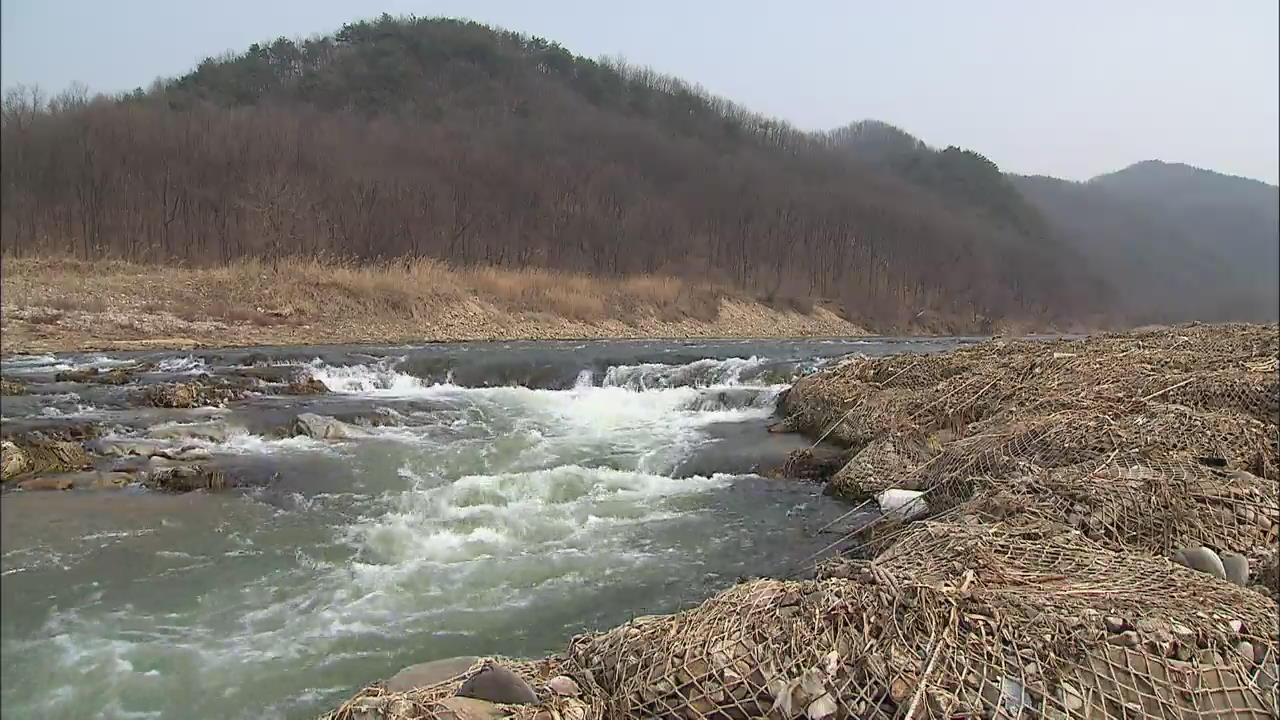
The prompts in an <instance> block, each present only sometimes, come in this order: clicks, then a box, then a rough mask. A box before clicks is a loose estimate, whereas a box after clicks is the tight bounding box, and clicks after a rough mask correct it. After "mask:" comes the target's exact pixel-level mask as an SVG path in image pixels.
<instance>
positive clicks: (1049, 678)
mask: <svg viewBox="0 0 1280 720" xmlns="http://www.w3.org/2000/svg"><path fill="white" fill-rule="evenodd" d="M1278 357H1280V329H1277V328H1276V327H1274V326H1270V327H1258V326H1223V327H1206V326H1189V327H1178V328H1171V329H1164V330H1158V331H1148V332H1135V333H1129V334H1122V335H1104V336H1097V337H1092V338H1087V339H1084V340H1078V341H1056V342H1032V341H1022V342H1002V341H994V342H988V343H984V344H982V345H979V346H974V347H968V348H963V349H960V350H956V351H952V352H949V353H945V354H940V355H929V356H917V355H895V356H890V357H887V358H878V359H869V358H857V357H854V358H851V359H850V360H849V361H847V362H843V363H839V364H836V365H834V366H833V367H831V368H829V369H826V370H822V371H820V372H818V373H815V374H813V375H809V376H807V377H804V378H802V379H800V380H799V381H797V382H796V383H795V384H794V385H793V387H792V388H791V390H790V391H789V392H788V393H787V394H786V396H785V399H784V400H783V403H782V408H783V410H784V412H785V413H786V420H785V421H784V424H783V427H782V428H781V429H784V430H785V429H797V430H801V431H804V432H806V433H807V434H809V435H810V436H823V437H826V438H827V439H828V440H833V441H835V442H837V443H839V444H841V445H842V446H843V447H844V451H843V457H841V458H840V462H838V463H835V464H834V466H835V467H837V468H838V470H837V471H836V472H835V473H834V474H833V475H832V476H831V477H830V479H829V482H830V483H831V491H832V492H833V493H834V494H837V495H840V496H843V497H848V498H865V499H866V500H867V501H868V502H869V503H872V504H878V505H880V506H881V507H882V508H883V507H884V506H886V505H889V504H891V503H890V499H891V498H902V497H906V498H908V499H909V502H910V503H911V504H907V505H905V506H904V505H901V504H899V505H898V507H899V510H900V511H901V512H889V513H887V514H885V515H883V516H881V517H880V519H878V520H875V521H872V522H871V523H870V524H868V525H865V526H863V527H861V528H858V529H856V530H855V531H853V532H850V533H847V534H845V535H843V536H841V537H839V538H838V539H837V540H836V541H835V542H833V543H831V545H830V546H829V547H828V548H827V550H828V552H827V553H818V554H816V555H815V557H813V558H811V560H812V561H813V562H811V563H810V564H809V566H808V567H809V570H810V571H811V572H813V574H814V579H813V580H772V579H764V580H753V581H748V582H743V583H741V584H739V585H737V586H736V587H734V588H732V589H730V590H727V591H725V592H723V593H721V594H719V595H717V596H715V597H713V598H711V599H709V600H707V601H706V602H705V603H703V604H702V605H700V606H699V607H697V608H695V609H693V610H690V611H687V612H683V613H678V614H674V615H665V616H656V617H655V616H649V617H641V618H636V619H635V620H633V621H631V622H629V623H626V624H624V625H621V626H619V627H617V628H614V629H612V630H609V631H606V632H603V633H598V634H594V635H585V636H579V637H577V638H574V639H573V640H572V641H571V642H570V643H569V644H568V647H567V648H566V650H565V651H564V652H563V653H562V654H560V655H557V656H555V657H553V658H549V659H547V660H545V661H539V662H506V661H502V660H500V659H496V660H488V661H486V660H484V659H482V658H469V659H467V660H468V661H467V662H465V663H461V665H462V667H464V668H465V669H462V670H461V672H460V674H458V675H454V676H453V677H445V676H446V675H448V674H449V673H443V674H441V673H439V672H437V673H436V674H434V675H432V676H431V677H430V679H429V680H428V681H427V682H425V684H422V685H420V686H418V687H406V686H405V685H404V684H403V682H402V683H401V684H398V685H397V684H392V686H390V687H388V685H386V684H383V683H380V682H379V683H374V684H372V685H370V686H369V687H367V688H366V689H364V690H362V691H361V692H359V693H358V694H357V695H356V696H355V697H353V698H352V700H351V701H349V702H348V703H346V704H344V705H343V706H342V707H341V708H339V709H338V710H337V711H335V712H334V713H333V714H332V715H331V716H330V717H332V718H336V719H338V720H347V719H348V718H357V717H367V716H368V717H373V716H379V717H388V718H396V719H397V720H405V719H409V718H458V717H500V716H514V717H522V718H523V717H537V718H548V719H549V718H556V717H561V718H565V717H573V718H584V719H585V718H592V719H595V718H640V717H682V718H694V719H695V720H704V719H709V718H725V717H728V718H749V717H762V716H768V717H776V718H797V719H798V718H808V719H809V720H819V719H825V718H840V717H876V718H881V717H882V718H891V717H956V716H966V717H969V716H983V717H989V716H994V715H1009V716H1031V717H1054V718H1086V717H1087V718H1093V717H1098V718H1121V717H1124V718H1149V717H1150V718H1154V717H1168V716H1169V714H1170V713H1174V714H1179V713H1196V712H1208V713H1219V714H1222V713H1228V712H1234V716H1237V717H1258V718H1262V717H1273V716H1274V715H1275V714H1276V713H1277V711H1278V710H1280V704H1278V702H1277V694H1276V689H1277V685H1278V681H1280V665H1278V664H1277V658H1278V657H1280V623H1278V621H1277V610H1278V607H1277V604H1276V597H1277V596H1278V595H1280V582H1278V580H1277V557H1278V555H1280V552H1278V548H1277V544H1278V540H1277V534H1278V532H1280V495H1278V492H1277V488H1276V481H1277V479H1280V450H1278V449H1277V439H1276V438H1277V431H1278V429H1280V417H1277V416H1278V415H1280V385H1278V380H1277V358H1278ZM811 459H812V458H811V456H810V455H809V454H808V451H798V452H797V453H795V454H794V455H793V458H792V460H793V463H792V465H793V466H799V465H803V464H804V463H806V462H810V461H811ZM886 493H894V494H893V495H886ZM841 549H844V550H846V551H847V552H846V553H844V554H843V555H842V556H839V557H837V556H836V553H835V551H837V550H841ZM495 665H496V666H499V667H505V668H507V669H508V670H509V671H510V672H508V673H506V674H507V675H512V674H514V675H518V676H520V678H521V679H522V682H521V683H516V682H515V681H511V683H510V684H518V685H520V686H521V687H522V688H523V689H524V690H528V691H529V692H532V693H535V694H536V697H537V700H536V701H532V700H530V701H524V700H522V701H520V703H524V704H512V703H513V701H512V700H505V701H502V702H500V703H498V704H486V703H479V704H469V701H463V700H459V699H458V698H457V697H455V696H457V695H459V694H462V695H468V696H471V697H488V699H490V700H494V699H496V698H495V696H486V695H485V694H484V693H482V692H478V691H477V685H481V684H483V681H482V680H480V679H479V678H483V677H485V676H493V675H495V674H501V673H503V672H504V671H502V670H495V669H493V666H495ZM457 671H459V668H455V672H457ZM400 679H401V680H402V681H403V677H401V678H400ZM526 686H527V687H526ZM504 703H507V704H504ZM378 713H381V714H380V715H379V714H378ZM465 713H476V714H473V715H468V714H465Z"/></svg>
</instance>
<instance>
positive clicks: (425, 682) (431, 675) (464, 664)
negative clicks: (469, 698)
mask: <svg viewBox="0 0 1280 720" xmlns="http://www.w3.org/2000/svg"><path fill="white" fill-rule="evenodd" d="M479 660H480V658H478V657H476V656H474V655H462V656H459V657H451V658H443V659H441V660H432V661H430V662H424V663H418V664H417V665H410V666H409V667H407V668H405V669H403V670H401V671H400V672H398V673H396V674H395V675H392V676H391V679H390V680H388V681H387V690H388V691H390V692H405V691H407V690H413V689H414V688H420V687H427V686H429V685H435V684H437V683H442V682H444V681H446V680H451V679H453V678H455V677H457V676H459V675H461V674H463V673H465V672H466V671H468V670H470V669H471V666H473V665H475V664H476V663H477V662H479Z"/></svg>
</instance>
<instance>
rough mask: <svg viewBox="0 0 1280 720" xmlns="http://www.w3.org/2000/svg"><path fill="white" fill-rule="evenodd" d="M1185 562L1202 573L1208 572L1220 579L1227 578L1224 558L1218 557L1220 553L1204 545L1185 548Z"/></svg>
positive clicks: (1183, 551)
mask: <svg viewBox="0 0 1280 720" xmlns="http://www.w3.org/2000/svg"><path fill="white" fill-rule="evenodd" d="M1181 552H1182V558H1183V563H1182V564H1184V565H1186V566H1187V567H1189V568H1191V569H1193V570H1199V571H1200V572H1202V573H1208V574H1209V575H1212V576H1214V577H1216V578H1218V579H1219V580H1226V579H1227V571H1226V568H1224V567H1223V566H1222V558H1220V557H1218V553H1216V552H1214V551H1213V550H1210V549H1209V548H1207V547H1204V546H1203V545H1197V546H1195V547H1189V548H1184V549H1183V550H1182V551H1181Z"/></svg>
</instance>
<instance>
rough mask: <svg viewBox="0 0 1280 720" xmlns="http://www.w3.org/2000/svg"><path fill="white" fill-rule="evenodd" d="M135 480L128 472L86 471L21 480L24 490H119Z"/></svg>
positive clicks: (19, 483) (21, 486) (20, 486)
mask: <svg viewBox="0 0 1280 720" xmlns="http://www.w3.org/2000/svg"><path fill="white" fill-rule="evenodd" d="M133 480H134V477H133V475H131V474H130V473H126V472H111V471H105V472H103V471H98V470H86V471H83V472H70V473H58V474H56V475H46V476H43V477H35V478H30V479H28V480H19V481H18V487H19V488H21V489H23V490H73V489H74V490H118V489H120V488H123V487H125V486H127V485H129V484H130V483H132V482H133Z"/></svg>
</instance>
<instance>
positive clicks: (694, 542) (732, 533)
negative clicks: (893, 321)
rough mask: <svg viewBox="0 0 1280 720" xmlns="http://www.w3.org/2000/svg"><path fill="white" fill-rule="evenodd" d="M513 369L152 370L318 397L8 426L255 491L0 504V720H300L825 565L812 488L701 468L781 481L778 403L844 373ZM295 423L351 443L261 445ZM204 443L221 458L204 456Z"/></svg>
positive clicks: (363, 358) (769, 363) (323, 363)
mask: <svg viewBox="0 0 1280 720" xmlns="http://www.w3.org/2000/svg"><path fill="white" fill-rule="evenodd" d="M655 347H656V349H654V348H655ZM742 347H743V345H742V344H738V345H735V346H734V347H733V348H728V349H729V350H733V349H736V348H742ZM533 348H534V349H533V350H527V349H526V348H525V346H520V347H515V348H512V349H511V350H510V357H508V356H499V355H495V353H496V350H493V349H491V350H489V351H487V352H486V353H484V354H478V353H476V351H475V350H474V349H472V348H471V347H464V346H459V347H458V349H457V350H456V358H455V359H450V360H449V361H448V362H442V361H439V360H437V359H435V356H428V357H425V358H424V356H422V354H421V353H417V351H412V350H411V351H401V350H397V349H388V350H386V351H379V352H376V353H374V352H371V351H369V350H363V349H362V350H360V351H358V352H357V351H345V350H343V349H341V348H339V349H336V350H335V349H330V350H327V351H326V352H325V353H324V354H323V355H320V354H313V355H309V356H308V354H307V351H306V350H305V349H294V350H287V351H285V350H281V351H272V352H275V354H272V352H267V351H262V350H254V351H243V352H241V353H239V354H230V353H226V354H221V355H219V354H216V353H204V354H189V355H188V354H182V355H168V356H162V357H148V358H147V359H149V360H151V361H152V362H154V363H155V369H154V370H153V371H152V372H154V373H155V376H156V377H157V378H159V379H168V378H175V379H180V378H182V377H190V376H193V375H196V374H199V373H209V374H212V375H215V376H216V375H218V374H221V373H228V372H233V371H235V369H236V368H238V367H243V366H248V365H250V364H252V365H253V366H254V367H258V366H262V365H266V366H279V365H288V366H291V367H293V368H296V369H297V370H299V371H306V372H307V373H309V374H310V375H311V376H312V377H314V378H316V379H318V380H320V381H321V382H322V383H323V384H324V385H325V386H326V388H328V390H330V393H328V394H325V395H318V396H306V397H283V396H272V395H268V394H264V395H262V396H260V397H259V396H252V397H250V398H249V399H247V400H245V401H242V402H240V403H236V404H233V406H232V407H229V408H226V409H214V410H208V409H206V410H204V411H199V412H194V411H193V412H188V413H182V412H173V411H170V412H165V413H158V414H148V413H142V412H139V411H135V410H132V409H130V407H129V405H128V400H127V397H128V396H127V390H128V389H127V388H124V389H121V388H103V387H96V386H75V387H69V386H63V385H59V384H53V385H50V388H51V391H53V390H56V391H57V392H56V393H53V392H51V393H50V394H49V396H48V402H46V398H44V397H40V398H36V399H28V400H26V401H23V402H25V403H26V404H23V403H22V402H15V403H10V402H9V401H6V405H5V408H4V415H5V418H6V422H8V421H10V420H9V419H10V418H11V417H12V416H21V418H27V417H34V416H37V415H38V413H40V412H42V411H43V408H46V407H49V408H54V409H55V410H56V411H57V412H59V413H66V414H67V417H70V418H81V419H96V420H100V421H103V422H107V423H111V425H110V427H109V428H108V435H107V437H108V438H126V439H127V438H134V437H150V436H151V434H155V435H157V436H159V435H163V436H164V437H165V438H167V439H166V440H165V442H172V443H174V445H175V446H182V447H188V448H190V447H198V448H201V449H202V450H204V451H206V452H208V453H209V454H210V456H211V457H212V458H213V459H214V460H215V461H217V462H220V463H225V467H227V468H228V471H234V472H241V473H245V474H246V475H249V476H252V477H255V478H261V479H262V482H261V483H259V484H258V485H257V486H256V487H253V488H251V489H248V490H245V491H239V492H228V493H219V494H199V493H197V494H189V495H178V496H173V495H161V494H156V493H150V492H146V491H143V490H140V489H136V488H135V489H127V490H124V491H119V492H117V493H115V494H102V493H99V494H94V493H80V492H78V491H77V492H72V493H61V494H49V493H46V494H36V493H18V494H9V495H7V496H6V498H5V502H4V503H3V504H2V505H0V511H3V513H4V515H3V519H4V523H3V526H2V527H3V531H4V542H3V545H4V550H3V556H2V562H0V572H3V573H4V575H3V578H4V583H3V607H4V613H3V631H4V632H3V641H2V646H0V647H2V648H3V668H4V673H5V679H6V682H5V683H4V689H3V692H4V706H5V714H6V716H8V715H10V714H12V715H13V716H14V717H46V718H85V717H100V718H186V717H220V718H223V717H229V718H238V717H245V718H248V717H252V718H263V717H268V718H271V717H309V716H314V715H316V714H318V713H319V712H320V711H321V710H322V709H323V708H326V707H330V706H332V705H333V704H335V703H336V702H337V701H340V700H341V698H342V697H344V696H345V695H346V694H348V693H350V692H351V691H353V690H354V689H355V688H356V687H358V686H359V685H361V684H363V683H365V682H368V681H371V680H374V679H377V678H380V677H386V676H388V675H390V674H392V673H394V672H395V671H396V670H397V669H399V668H400V667H402V666H404V665H407V664H411V663H415V662H421V661H424V660H429V659H432V658H437V657H445V656H451V655H459V654H486V653H498V654H504V655H514V656H522V655H524V656H535V655H542V654H545V653H547V652H554V651H557V650H559V649H560V648H562V647H563V645H564V643H565V642H566V641H567V640H568V638H569V637H571V636H572V635H573V634H576V633H578V632H584V631H591V630H595V629H604V628H606V627H609V626H612V625H614V624H616V623H618V622H622V621H624V620H626V619H627V618H629V617H631V616H633V615H636V614H646V613H654V612H671V611H674V610H678V609H681V608H683V607H688V606H690V605H691V604H693V603H696V602H698V601H700V600H701V599H703V598H705V597H707V596H708V595H710V594H712V593H714V592H715V591H717V590H719V589H722V588H723V587H726V586H727V585H729V584H732V583H733V582H734V581H735V580H736V579H737V578H738V577H739V576H740V575H765V574H780V573H783V572H786V571H787V570H789V569H791V568H792V567H793V565H794V563H795V562H796V561H797V560H798V559H800V558H803V557H804V556H805V555H807V554H808V553H809V552H811V551H812V550H814V549H816V547H817V546H818V545H820V542H819V540H818V539H817V538H815V537H813V536H812V535H811V534H810V533H809V530H811V529H813V528H814V527H819V526H821V525H822V524H823V523H825V522H826V521H829V520H831V519H833V518H834V517H835V516H837V515H839V514H840V513H841V512H843V511H844V509H845V508H843V507H841V506H840V505H838V504H836V503H835V502H834V501H831V500H830V499H828V498H825V497H823V496H822V495H821V493H820V492H819V488H816V487H812V486H806V485H803V484H799V483H794V482H785V481H776V480H768V479H766V478H763V477H761V476H760V475H759V474H756V473H753V472H750V471H746V470H744V469H743V467H733V468H729V467H728V466H729V465H730V464H733V463H726V462H722V461H721V459H734V458H739V457H746V456H748V455H752V454H753V453H754V454H755V455H759V456H760V457H765V458H773V459H777V460H781V458H783V457H785V453H786V451H787V449H788V448H789V447H792V446H791V445H785V444H778V443H786V442H799V441H798V440H797V441H789V440H787V438H785V437H783V436H775V435H771V434H769V433H767V431H766V430H765V427H766V425H767V423H768V422H769V419H770V417H771V416H772V415H773V413H774V406H775V404H776V401H777V397H778V394H779V393H780V392H782V391H783V390H784V389H785V388H786V387H787V385H788V384H789V383H790V382H791V380H792V379H794V377H796V376H798V375H799V374H802V373H805V372H809V371H811V370H812V368H813V367H814V366H815V365H816V364H817V363H818V362H820V361H821V358H822V357H825V356H827V355H832V354H836V353H838V352H840V351H841V350H842V349H843V346H835V347H833V348H831V349H830V350H824V349H823V346H820V345H818V344H816V343H814V344H811V345H808V346H803V347H801V346H798V345H797V346H796V347H795V348H792V347H788V346H770V347H767V348H763V349H764V350H766V351H767V352H746V353H742V354H740V355H737V356H732V355H730V356H720V357H689V356H690V355H696V354H697V353H699V352H703V350H701V349H699V348H698V347H696V346H690V345H689V344H682V345H672V346H670V347H669V348H668V347H662V346H655V345H652V344H651V345H649V346H645V351H646V353H648V354H649V355H651V356H658V355H662V354H664V353H665V354H668V355H670V356H672V357H673V359H674V360H675V361H673V362H659V361H656V360H655V359H654V358H653V357H642V358H639V359H638V360H637V361H632V362H627V361H625V359H624V361H621V362H618V361H613V358H615V357H622V358H625V357H626V356H627V355H628V354H637V353H638V350H637V348H636V346H634V345H625V344H614V345H609V344H603V345H602V344H596V345H591V346H583V348H582V349H570V350H557V351H556V354H554V355H550V354H547V353H545V352H544V351H543V350H541V349H540V347H539V346H533ZM499 349H500V348H499ZM446 350H448V351H450V352H454V351H453V350H451V349H448V348H446ZM717 351H718V352H723V351H722V350H717ZM431 352H443V351H440V350H438V349H437V348H431ZM415 353H417V354H415ZM530 353H534V355H533V356H532V357H531V359H529V354H530ZM538 353H541V354H538ZM574 353H579V354H580V358H579V355H575V354H574ZM591 353H595V354H591ZM824 353H825V354H824ZM547 357H550V358H551V359H550V360H548V359H546V358H547ZM495 358H496V359H495ZM602 358H606V359H602ZM125 362H126V360H123V359H118V358H114V357H109V356H81V357H75V358H68V357H62V356H44V357H39V356H35V357H29V358H10V359H8V360H6V363H5V366H4V368H3V369H4V371H5V373H6V375H13V374H17V375H19V376H22V375H24V374H25V375H26V376H27V377H30V378H39V377H42V375H41V373H44V374H45V375H44V376H47V375H49V374H52V373H53V372H56V371H58V370H61V369H68V368H72V369H74V368H79V367H85V366H89V365H92V366H95V367H104V368H105V367H113V366H115V365H119V364H124V363H125ZM574 362H579V365H578V366H577V367H576V368H575V367H574V366H573V363H574ZM55 396H56V397H55ZM300 412H313V413H318V414H333V415H335V416H338V417H347V418H348V419H350V421H351V422H356V423H358V424H359V428H360V430H361V432H360V435H359V437H356V438H354V439H349V440H341V441H323V440H315V439H311V438H307V437H287V436H281V435H280V434H279V433H277V432H275V431H274V430H273V428H278V427H280V426H282V425H286V424H287V423H288V422H289V420H290V418H292V417H293V416H295V415H296V414H298V413H300ZM210 422H214V423H218V424H220V426H222V427H225V428H226V430H227V434H226V436H225V437H222V438H213V439H211V438H209V437H203V436H197V435H198V433H197V431H196V429H197V428H199V427H202V426H206V425H207V424H208V423H210ZM188 426H189V427H190V428H191V429H192V430H191V432H192V433H193V434H192V436H191V437H183V428H184V427H188ZM753 457H754V456H753ZM699 459H701V462H695V461H698V460H699ZM737 464H738V465H742V464H743V463H737ZM695 466H696V469H694V470H690V469H689V468H691V467H695ZM797 518H804V520H803V521H801V520H798V519H797Z"/></svg>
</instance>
